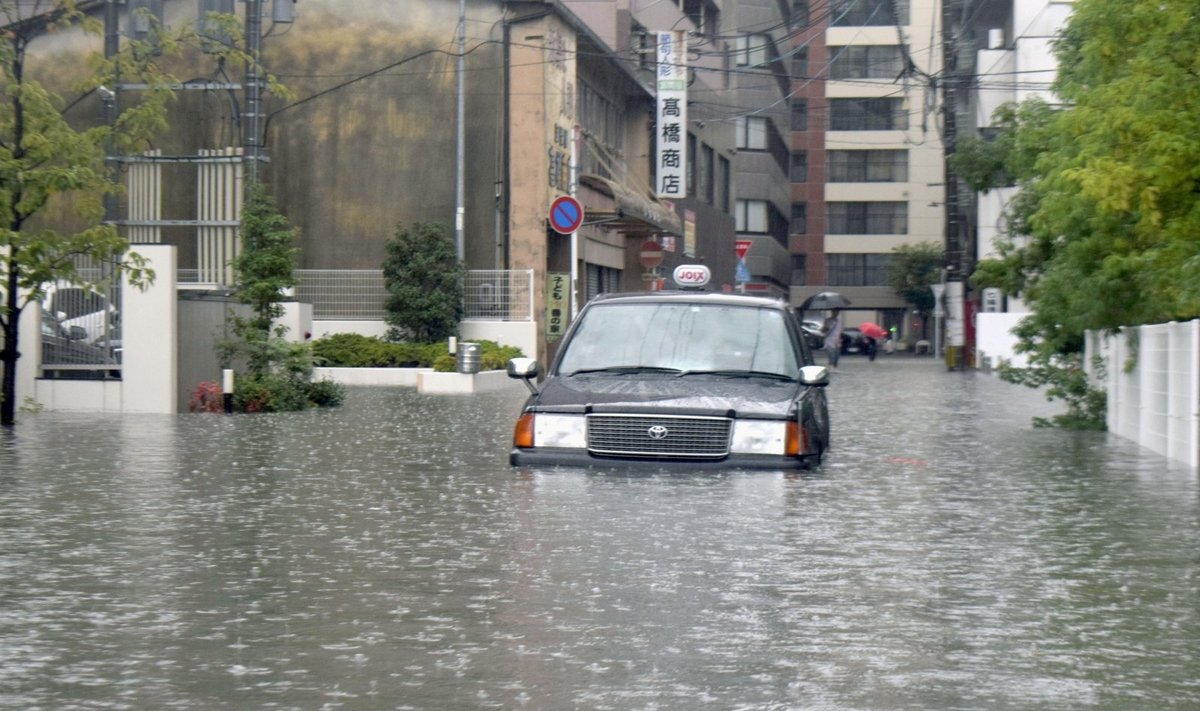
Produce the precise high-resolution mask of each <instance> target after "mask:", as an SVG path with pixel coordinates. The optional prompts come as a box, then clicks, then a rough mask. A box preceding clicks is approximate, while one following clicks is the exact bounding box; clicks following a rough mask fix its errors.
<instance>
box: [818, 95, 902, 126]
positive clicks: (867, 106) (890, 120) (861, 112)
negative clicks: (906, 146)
mask: <svg viewBox="0 0 1200 711" xmlns="http://www.w3.org/2000/svg"><path fill="white" fill-rule="evenodd" d="M906 128H908V114H907V113H905V112H904V100H903V99H830V100H829V130H831V131H899V130H903V129H906Z"/></svg>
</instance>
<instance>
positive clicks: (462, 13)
mask: <svg viewBox="0 0 1200 711" xmlns="http://www.w3.org/2000/svg"><path fill="white" fill-rule="evenodd" d="M466 52H467V2H466V0H458V100H457V113H458V127H457V128H458V134H457V137H456V141H455V145H456V151H455V153H456V161H455V171H454V173H455V176H454V247H455V249H456V250H457V252H458V261H460V262H462V261H463V260H465V259H466V221H467V205H466V187H465V185H466V179H465V177H464V176H463V172H464V170H465V168H466V162H467V161H466V154H467V141H466V135H467V130H466V126H465V125H464V123H465V120H466V114H467V111H466V104H467V97H466Z"/></svg>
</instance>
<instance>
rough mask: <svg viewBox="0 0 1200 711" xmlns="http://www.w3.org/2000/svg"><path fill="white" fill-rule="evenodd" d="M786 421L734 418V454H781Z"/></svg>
mask: <svg viewBox="0 0 1200 711" xmlns="http://www.w3.org/2000/svg"><path fill="white" fill-rule="evenodd" d="M786 436H787V423H786V422H784V421H782V420H775V421H771V420H734V422H733V442H732V444H731V445H730V451H732V452H733V453H734V454H783V453H784V451H785V450H784V440H785V438H786Z"/></svg>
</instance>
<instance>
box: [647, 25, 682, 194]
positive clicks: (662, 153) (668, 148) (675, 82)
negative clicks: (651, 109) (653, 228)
mask: <svg viewBox="0 0 1200 711" xmlns="http://www.w3.org/2000/svg"><path fill="white" fill-rule="evenodd" d="M656 34H657V38H658V42H657V52H656V53H657V56H658V63H657V72H656V76H657V82H656V86H655V88H656V90H657V93H658V111H657V118H658V123H657V127H658V128H657V131H656V132H655V142H654V144H655V163H654V165H655V172H656V175H655V190H654V193H655V194H656V195H657V196H658V197H661V198H682V197H686V196H687V34H686V33H685V32H684V31H683V30H671V31H667V32H658V33H656Z"/></svg>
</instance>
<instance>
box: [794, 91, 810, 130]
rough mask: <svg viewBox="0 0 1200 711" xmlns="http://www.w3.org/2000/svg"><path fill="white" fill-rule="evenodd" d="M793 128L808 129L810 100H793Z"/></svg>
mask: <svg viewBox="0 0 1200 711" xmlns="http://www.w3.org/2000/svg"><path fill="white" fill-rule="evenodd" d="M792 130H793V131H807V130H808V100H807V99H793V100H792Z"/></svg>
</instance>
